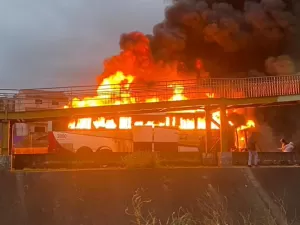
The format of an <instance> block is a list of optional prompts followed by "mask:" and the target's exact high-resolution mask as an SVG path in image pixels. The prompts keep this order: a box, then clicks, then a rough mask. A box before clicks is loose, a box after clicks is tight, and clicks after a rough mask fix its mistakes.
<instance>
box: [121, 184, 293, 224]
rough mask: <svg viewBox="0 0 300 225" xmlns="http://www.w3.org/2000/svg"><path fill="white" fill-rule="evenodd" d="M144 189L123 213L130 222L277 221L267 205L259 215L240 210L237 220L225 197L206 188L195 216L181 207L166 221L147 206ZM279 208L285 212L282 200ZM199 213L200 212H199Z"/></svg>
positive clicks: (214, 222) (224, 222)
mask: <svg viewBox="0 0 300 225" xmlns="http://www.w3.org/2000/svg"><path fill="white" fill-rule="evenodd" d="M143 192H144V191H143V189H138V190H137V191H136V192H135V193H134V195H133V197H132V201H131V207H130V208H131V210H130V209H129V208H127V209H126V211H125V212H126V214H127V215H129V216H130V217H131V218H132V224H136V225H235V224H239V225H259V224H263V225H277V224H278V223H277V222H276V219H275V218H274V217H273V216H272V214H271V212H270V210H269V209H266V211H265V212H262V213H263V214H264V216H263V217H262V218H258V217H259V216H258V215H254V214H253V213H251V211H249V213H248V214H239V218H238V220H239V222H237V218H234V217H233V216H232V215H231V214H230V212H229V210H228V208H227V199H226V198H223V199H217V198H216V196H215V195H214V194H213V193H212V192H211V191H207V192H205V193H204V195H203V196H202V197H200V198H199V199H198V200H197V203H198V204H197V205H198V208H197V210H199V212H200V213H199V212H198V213H197V215H198V218H196V217H195V216H194V215H193V214H192V213H191V212H189V211H188V210H186V209H184V208H179V209H178V210H177V212H173V213H172V214H171V215H170V216H169V217H168V219H167V220H166V222H162V220H161V219H160V218H158V217H157V216H156V215H155V213H154V211H150V210H146V209H145V208H148V207H147V205H149V204H150V203H151V199H145V198H143V196H142V194H143ZM280 207H281V210H282V212H283V213H284V214H285V215H286V210H285V208H284V207H283V204H282V205H280ZM199 214H200V216H199ZM294 222H295V221H293V222H290V223H288V224H287V225H291V224H294Z"/></svg>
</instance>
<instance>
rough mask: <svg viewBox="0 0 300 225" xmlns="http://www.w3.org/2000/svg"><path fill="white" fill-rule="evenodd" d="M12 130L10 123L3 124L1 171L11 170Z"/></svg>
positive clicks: (0, 156)
mask: <svg viewBox="0 0 300 225" xmlns="http://www.w3.org/2000/svg"><path fill="white" fill-rule="evenodd" d="M11 135H12V129H11V123H10V121H4V122H2V143H1V155H0V169H2V170H3V169H4V170H9V169H11V155H10V148H11V143H12V139H11V138H12V137H11Z"/></svg>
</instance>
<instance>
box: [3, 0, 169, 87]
mask: <svg viewBox="0 0 300 225" xmlns="http://www.w3.org/2000/svg"><path fill="white" fill-rule="evenodd" d="M1 3H2V4H1V9H0V45H1V46H0V49H1V50H0V88H38V87H52V86H72V85H86V84H96V76H97V74H99V73H101V68H102V61H103V59H104V58H106V57H107V56H110V55H112V54H114V53H116V52H117V51H118V48H119V44H118V43H119V37H120V34H121V33H123V32H129V31H135V30H139V31H142V32H147V33H149V32H152V26H153V25H154V24H155V23H157V22H159V21H161V20H162V18H163V13H164V7H165V2H164V1H163V0H126V1H120V0H110V1H99V0H88V1H87V0H27V1H24V0H9V1H6V0H1ZM121 3H123V4H121Z"/></svg>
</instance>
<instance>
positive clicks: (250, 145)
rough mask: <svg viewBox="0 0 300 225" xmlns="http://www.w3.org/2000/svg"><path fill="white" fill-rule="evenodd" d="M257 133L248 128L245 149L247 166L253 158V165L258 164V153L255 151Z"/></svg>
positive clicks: (250, 164)
mask: <svg viewBox="0 0 300 225" xmlns="http://www.w3.org/2000/svg"><path fill="white" fill-rule="evenodd" d="M256 136H257V135H256V134H255V133H254V132H253V131H251V130H249V131H248V141H247V150H248V166H249V167H251V166H252V159H253V158H254V166H257V164H258V154H257V151H256V142H257V137H256Z"/></svg>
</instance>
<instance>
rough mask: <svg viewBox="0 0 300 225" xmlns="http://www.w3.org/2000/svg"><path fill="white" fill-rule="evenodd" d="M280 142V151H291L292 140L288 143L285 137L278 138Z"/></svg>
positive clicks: (292, 146)
mask: <svg viewBox="0 0 300 225" xmlns="http://www.w3.org/2000/svg"><path fill="white" fill-rule="evenodd" d="M280 143H281V151H282V152H293V150H294V147H295V146H294V143H293V142H290V143H288V142H287V141H286V140H285V139H283V138H282V139H281V140H280Z"/></svg>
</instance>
